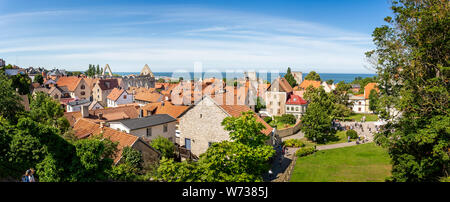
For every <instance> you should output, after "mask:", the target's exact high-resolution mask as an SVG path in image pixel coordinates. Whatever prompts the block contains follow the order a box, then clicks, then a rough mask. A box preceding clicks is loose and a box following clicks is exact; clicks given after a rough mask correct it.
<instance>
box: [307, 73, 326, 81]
mask: <svg viewBox="0 0 450 202" xmlns="http://www.w3.org/2000/svg"><path fill="white" fill-rule="evenodd" d="M305 80H313V81H321V80H322V79H321V78H320V75H319V74H318V73H316V72H315V71H311V72H309V73H308V74H307V75H306V76H305Z"/></svg>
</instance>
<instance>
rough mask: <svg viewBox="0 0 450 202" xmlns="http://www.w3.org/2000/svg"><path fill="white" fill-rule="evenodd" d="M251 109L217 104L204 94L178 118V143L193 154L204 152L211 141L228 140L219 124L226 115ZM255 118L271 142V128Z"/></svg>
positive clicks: (237, 113) (229, 115) (226, 134)
mask: <svg viewBox="0 0 450 202" xmlns="http://www.w3.org/2000/svg"><path fill="white" fill-rule="evenodd" d="M249 110H251V109H250V108H249V107H247V106H245V105H219V104H218V103H217V102H216V101H214V100H213V99H212V98H211V97H209V96H204V97H203V99H202V100H200V101H199V102H198V103H197V104H196V105H194V106H192V107H190V108H189V109H188V110H186V111H185V112H184V114H183V115H182V116H181V118H180V119H179V129H180V145H181V146H184V147H185V148H186V149H188V150H190V151H191V152H192V153H193V154H194V155H197V156H199V155H200V154H202V153H204V152H205V151H206V150H207V149H208V147H210V146H211V144H212V143H215V142H221V141H225V140H228V141H230V140H231V139H230V136H229V133H228V131H226V130H225V129H224V127H223V126H222V125H221V123H222V121H223V119H225V118H226V117H231V116H232V117H239V116H240V115H241V113H242V112H246V111H249ZM256 118H257V120H258V121H259V122H261V123H262V124H264V126H265V127H266V128H265V129H264V130H263V131H261V132H262V133H264V134H265V135H268V136H270V137H271V138H270V140H269V142H268V143H270V144H273V141H274V140H273V139H274V138H273V129H272V127H270V125H269V124H267V123H266V122H264V120H262V119H261V118H260V117H259V116H256Z"/></svg>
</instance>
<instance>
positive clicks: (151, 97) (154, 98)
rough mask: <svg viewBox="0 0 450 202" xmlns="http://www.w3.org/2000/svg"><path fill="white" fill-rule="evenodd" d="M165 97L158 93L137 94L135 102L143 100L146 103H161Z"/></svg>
mask: <svg viewBox="0 0 450 202" xmlns="http://www.w3.org/2000/svg"><path fill="white" fill-rule="evenodd" d="M162 97H163V95H162V94H160V93H157V92H136V94H135V95H134V99H135V100H142V101H146V102H160V101H161V99H162Z"/></svg>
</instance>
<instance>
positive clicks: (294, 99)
mask: <svg viewBox="0 0 450 202" xmlns="http://www.w3.org/2000/svg"><path fill="white" fill-rule="evenodd" d="M286 104H287V105H305V104H308V102H306V100H304V99H303V98H301V97H300V96H298V95H295V94H293V95H291V96H290V98H289V99H288V100H287V101H286Z"/></svg>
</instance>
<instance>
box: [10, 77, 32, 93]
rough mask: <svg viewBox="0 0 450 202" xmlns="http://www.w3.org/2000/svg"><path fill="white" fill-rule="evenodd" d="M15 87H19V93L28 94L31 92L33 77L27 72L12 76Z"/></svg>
mask: <svg viewBox="0 0 450 202" xmlns="http://www.w3.org/2000/svg"><path fill="white" fill-rule="evenodd" d="M11 80H12V87H13V89H18V90H19V94H21V95H26V94H29V93H30V87H31V79H30V77H28V75H27V74H16V75H14V76H11Z"/></svg>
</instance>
